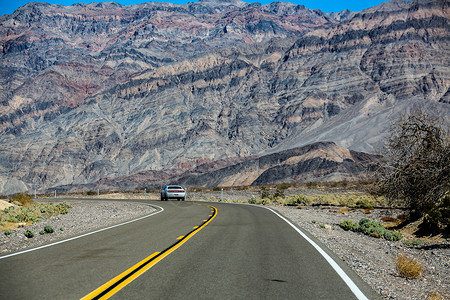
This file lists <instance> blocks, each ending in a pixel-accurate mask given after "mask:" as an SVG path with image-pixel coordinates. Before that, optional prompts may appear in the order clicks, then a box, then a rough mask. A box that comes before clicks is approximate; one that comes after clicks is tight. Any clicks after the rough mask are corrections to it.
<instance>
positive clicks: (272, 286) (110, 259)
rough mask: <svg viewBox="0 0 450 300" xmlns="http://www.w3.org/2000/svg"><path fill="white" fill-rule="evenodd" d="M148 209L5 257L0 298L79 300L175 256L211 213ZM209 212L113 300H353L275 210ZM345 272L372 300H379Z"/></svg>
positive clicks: (192, 208)
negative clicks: (139, 267) (142, 265)
mask: <svg viewBox="0 0 450 300" xmlns="http://www.w3.org/2000/svg"><path fill="white" fill-rule="evenodd" d="M147 203H151V204H155V205H159V206H161V207H163V208H164V211H163V212H162V213H159V214H156V215H154V216H151V217H149V218H145V219H142V220H139V221H137V222H133V223H129V224H126V225H123V226H119V227H115V228H112V229H109V230H105V231H102V232H99V233H96V234H93V235H88V236H85V237H83V238H80V239H75V240H72V241H69V242H65V243H61V244H58V245H55V246H52V247H47V248H43V249H39V250H37V251H32V252H28V253H24V254H20V255H16V256H12V257H7V258H4V259H0V291H1V293H0V299H80V298H82V297H83V296H86V295H88V294H89V293H91V292H92V291H94V290H96V289H97V288H98V287H100V286H102V285H103V284H105V283H106V282H108V281H110V280H111V279H112V278H114V277H116V276H118V275H119V274H121V273H123V272H124V271H126V270H128V269H130V268H131V267H132V266H135V265H136V264H137V263H139V262H140V261H142V260H143V259H145V258H146V257H149V256H150V255H152V254H153V253H155V252H160V251H163V250H165V249H167V248H170V247H171V246H172V245H174V244H175V243H177V241H178V240H177V239H178V238H180V237H182V236H185V235H187V234H188V233H189V232H191V231H192V230H193V228H196V227H197V226H199V225H202V224H204V222H205V221H206V220H208V218H210V216H211V214H212V212H213V210H212V209H211V207H208V206H205V205H198V204H197V203H193V202H178V201H169V202H159V201H158V202H157V201H147ZM211 205H212V206H214V207H215V208H216V209H217V215H215V216H214V219H213V220H211V222H210V223H208V224H207V225H206V226H205V227H203V228H202V229H201V231H199V232H197V233H196V234H195V236H193V237H191V238H190V239H189V240H187V241H185V242H184V244H183V245H181V246H180V247H179V248H178V249H176V250H175V251H173V252H171V253H170V255H168V256H167V257H165V258H164V259H162V260H161V261H159V262H158V263H157V264H155V265H154V266H152V267H151V268H150V269H149V270H147V271H146V272H143V273H142V274H141V275H140V276H139V277H137V278H135V279H134V280H133V281H131V282H130V283H128V284H127V285H126V286H124V287H123V288H122V289H120V290H118V291H117V292H115V294H114V295H113V296H112V299H186V298H187V299H357V297H356V296H355V293H354V292H352V291H351V290H350V288H349V287H348V285H347V284H346V283H345V282H344V281H343V280H342V278H341V277H340V276H338V274H337V273H336V271H335V269H333V268H332V267H331V265H330V263H329V262H327V261H326V260H325V259H324V258H323V256H322V255H320V254H319V252H318V251H317V249H316V248H314V247H313V246H312V245H311V243H310V242H308V241H307V240H305V238H303V237H302V236H301V235H299V233H298V232H297V231H296V230H295V229H294V228H292V227H291V226H289V225H288V224H287V223H286V222H285V221H284V220H282V219H281V218H280V217H278V216H277V215H276V214H274V213H273V212H271V211H270V210H267V209H264V208H260V207H256V206H249V205H235V204H224V203H214V204H211ZM330 255H331V256H332V257H333V254H330ZM341 267H342V268H343V269H344V270H345V271H346V273H347V274H348V276H349V277H350V278H352V280H353V282H354V283H356V285H357V286H358V288H359V289H360V290H361V291H362V293H363V294H364V295H365V296H366V297H367V298H369V299H376V298H378V296H377V295H376V294H375V293H374V291H373V290H371V289H370V288H369V287H368V286H367V285H365V284H364V283H363V282H362V280H361V279H360V278H359V277H358V276H356V275H355V274H354V273H353V272H352V271H351V270H348V269H347V268H346V267H345V266H341Z"/></svg>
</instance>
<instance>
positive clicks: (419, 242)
mask: <svg viewBox="0 0 450 300" xmlns="http://www.w3.org/2000/svg"><path fill="white" fill-rule="evenodd" d="M420 244H422V240H421V239H415V240H414V241H413V242H412V245H413V246H415V247H416V246H420Z"/></svg>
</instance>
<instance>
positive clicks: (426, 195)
mask: <svg viewBox="0 0 450 300" xmlns="http://www.w3.org/2000/svg"><path fill="white" fill-rule="evenodd" d="M448 128H449V127H448V124H444V123H443V122H441V120H439V119H438V118H436V117H432V116H430V115H428V114H426V113H425V112H423V111H418V112H416V113H414V114H411V115H409V116H404V117H401V118H400V119H399V120H398V121H396V122H395V123H393V124H392V126H391V128H390V132H391V135H390V136H389V137H388V138H387V140H386V143H385V148H384V153H383V154H384V157H385V159H384V160H383V161H381V162H380V167H379V168H378V170H377V171H378V172H377V176H378V181H377V184H376V188H375V192H376V193H377V194H382V195H385V196H386V197H387V198H388V199H389V200H390V201H391V202H392V203H394V204H397V205H402V206H407V207H408V208H409V209H410V212H411V217H412V219H419V218H420V217H425V218H424V220H425V224H424V225H426V226H424V229H425V228H426V227H427V226H428V229H429V231H431V232H430V233H433V231H436V232H441V231H443V230H445V229H448V224H449V223H448V222H449V219H450V215H449V210H450V199H448V198H447V197H446V196H445V195H446V194H447V196H448V191H449V190H450V135H449V130H448ZM445 220H447V223H446V222H445Z"/></svg>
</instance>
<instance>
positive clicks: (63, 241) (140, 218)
mask: <svg viewBox="0 0 450 300" xmlns="http://www.w3.org/2000/svg"><path fill="white" fill-rule="evenodd" d="M137 203H140V204H146V203H142V202H137ZM146 205H149V206H154V207H158V208H160V209H161V210H160V211H156V212H154V213H151V214H149V215H146V216H143V217H139V218H137V219H133V220H130V221H126V222H123V223H120V224H116V225H113V226H109V227H106V228H102V229H98V230H94V231H91V232H88V233H84V234H81V235H77V236H74V237H71V238H68V239H65V240H61V241H57V242H54V243H51V244H47V245H43V246H39V247H36V248H32V249H28V250H23V251H19V252H15V253H11V254H8V255H5V256H0V259H3V258H7V257H11V256H16V255H19V254H24V253H27V252H31V251H35V250H39V249H43V248H47V247H51V246H55V245H58V244H62V243H65V242H68V241H72V240H76V239H79V238H82V237H85V236H88V235H91V234H94V233H99V232H102V231H105V230H108V229H112V228H115V227H119V226H122V225H125V224H129V223H133V222H136V221H139V220H142V219H145V218H148V217H151V216H153V215H156V214H159V213H160V212H163V211H164V208H162V207H161V206H158V205H154V204H146Z"/></svg>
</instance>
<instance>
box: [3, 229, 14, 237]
mask: <svg viewBox="0 0 450 300" xmlns="http://www.w3.org/2000/svg"><path fill="white" fill-rule="evenodd" d="M3 233H4V234H5V235H6V236H8V235H10V234H11V233H12V232H11V230H9V229H6V230H5V231H4V232H3Z"/></svg>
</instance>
